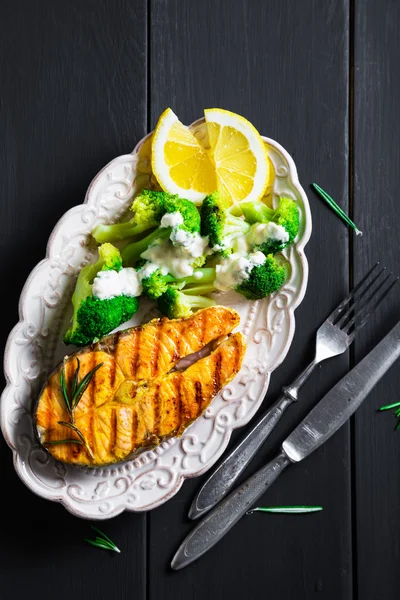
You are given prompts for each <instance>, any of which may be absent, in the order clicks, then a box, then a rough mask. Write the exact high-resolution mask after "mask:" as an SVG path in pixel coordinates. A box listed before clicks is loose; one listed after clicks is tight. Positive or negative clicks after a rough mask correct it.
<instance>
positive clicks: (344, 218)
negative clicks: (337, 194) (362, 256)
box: [311, 183, 362, 235]
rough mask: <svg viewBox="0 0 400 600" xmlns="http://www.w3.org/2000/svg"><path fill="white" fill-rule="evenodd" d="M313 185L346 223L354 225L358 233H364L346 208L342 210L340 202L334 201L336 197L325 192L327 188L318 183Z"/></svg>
mask: <svg viewBox="0 0 400 600" xmlns="http://www.w3.org/2000/svg"><path fill="white" fill-rule="evenodd" d="M311 187H312V188H314V190H315V191H316V192H317V194H319V196H321V198H323V199H324V200H325V202H326V203H327V204H328V205H329V206H330V207H331V209H332V210H333V211H334V212H335V213H336V214H337V215H338V216H339V217H340V218H341V219H343V221H344V222H345V223H347V225H349V226H350V227H352V228H353V229H354V231H355V232H356V235H362V231H360V230H359V229H358V228H357V226H356V225H355V224H354V223H353V221H352V220H351V219H350V217H349V216H348V215H346V213H345V212H344V210H342V209H341V208H340V206H339V205H338V204H336V202H335V201H334V199H333V198H332V197H331V196H330V195H329V194H328V193H327V192H325V190H323V189H322V188H321V187H320V186H319V185H317V184H316V183H312V184H311Z"/></svg>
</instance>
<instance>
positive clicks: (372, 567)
mask: <svg viewBox="0 0 400 600" xmlns="http://www.w3.org/2000/svg"><path fill="white" fill-rule="evenodd" d="M399 23H400V6H399V4H398V3H396V2H391V1H390V0H383V1H382V2H381V1H379V2H378V1H376V0H375V1H374V0H366V1H365V2H360V1H358V0H357V1H356V3H355V68H354V90H355V91H354V103H355V108H354V219H355V221H356V223H357V224H358V225H359V227H360V229H362V230H363V232H364V235H363V236H362V237H361V238H360V237H357V238H356V239H355V240H354V265H355V267H354V268H355V277H360V276H361V274H362V273H363V272H364V271H365V270H366V269H367V268H368V267H369V266H370V265H372V264H373V263H374V262H375V261H377V260H380V261H381V263H382V264H384V265H386V266H387V268H388V270H393V271H394V272H395V274H396V275H397V276H399V275H400V272H399V236H398V232H399V228H400V214H399V211H398V183H399V176H398V166H399V162H400V149H399V139H400V120H399V108H398V98H399V94H400V81H399V77H398V71H399V69H398V60H399V45H398V27H399ZM399 294H400V290H399V289H395V291H394V292H393V294H392V295H391V297H390V298H388V299H387V300H386V301H385V302H384V304H383V305H382V306H381V307H380V309H379V310H378V311H377V314H376V315H374V316H373V317H372V318H371V320H370V321H369V322H368V324H367V325H366V326H365V330H364V331H363V333H362V334H361V335H360V338H359V339H358V340H357V343H356V347H355V349H356V355H355V358H356V360H359V359H360V358H362V356H363V355H364V354H365V353H366V352H367V351H368V350H370V349H371V348H372V347H373V345H374V344H375V343H376V342H377V341H379V339H380V338H381V337H382V336H383V334H384V333H386V332H387V331H388V330H389V329H390V328H391V327H392V326H393V325H394V324H395V323H396V321H397V320H398V318H399V310H398V308H399ZM399 369H400V365H399V364H398V363H397V364H396V365H395V366H393V367H392V369H391V370H390V371H389V372H388V373H387V375H385V377H384V379H383V380H382V381H381V382H380V383H379V384H378V385H377V387H376V388H375V389H374V390H373V392H372V393H371V395H370V397H369V398H368V399H367V400H366V401H365V402H364V404H363V406H362V407H361V408H360V409H359V411H357V413H356V416H355V473H356V481H355V483H356V490H355V491H356V494H355V513H356V517H357V519H356V523H357V528H356V531H357V549H356V550H357V587H358V598H359V599H360V600H362V599H364V598H385V600H386V599H387V600H392V599H394V598H398V589H399V586H400V572H399V568H398V565H399V559H400V548H399V543H398V534H397V532H398V529H399V525H400V514H399V489H400V473H399V468H398V459H399V450H400V445H399V444H400V440H399V432H395V431H394V427H395V425H396V422H397V421H396V418H395V417H394V416H393V413H392V412H387V413H380V414H377V413H376V409H377V408H378V407H379V406H382V405H384V404H389V403H391V402H397V401H398V400H399V392H398V381H399V372H400V371H399Z"/></svg>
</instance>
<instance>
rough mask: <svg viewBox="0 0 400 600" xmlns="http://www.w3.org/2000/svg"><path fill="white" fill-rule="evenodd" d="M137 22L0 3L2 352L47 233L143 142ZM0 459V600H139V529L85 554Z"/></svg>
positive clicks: (124, 522)
mask: <svg viewBox="0 0 400 600" xmlns="http://www.w3.org/2000/svg"><path fill="white" fill-rule="evenodd" d="M146 13H147V3H146V0H136V1H135V2H134V3H132V2H130V1H128V0H117V1H116V2H113V3H112V6H111V5H110V3H109V2H107V1H106V0H96V1H94V0H85V2H79V1H77V0H72V1H70V2H66V3H62V2H54V1H52V0H39V1H38V2H29V1H20V2H11V1H6V2H3V3H2V14H1V21H0V33H1V35H0V53H1V57H2V60H1V62H0V80H1V90H2V91H1V99H0V121H1V123H2V144H1V149H0V172H1V175H2V178H1V180H2V201H1V203H0V227H1V235H0V250H1V255H2V261H1V265H0V278H1V281H2V282H3V285H6V287H7V293H4V294H3V295H2V307H3V308H2V310H3V314H4V315H7V318H3V319H2V320H1V324H0V335H1V343H2V346H3V347H4V344H5V340H6V336H7V335H8V333H9V330H10V328H11V327H12V326H13V325H14V324H15V323H16V322H17V319H18V314H17V306H18V296H19V293H20V291H21V288H22V285H23V283H24V281H25V278H26V277H27V275H28V273H29V272H30V270H31V269H32V268H33V267H34V266H35V264H36V263H37V262H38V261H39V260H41V259H42V258H43V257H44V256H45V250H46V243H47V239H48V236H49V234H50V232H51V230H52V228H53V227H54V225H55V223H56V221H57V220H58V218H59V217H61V215H62V214H63V213H64V212H65V211H66V210H67V209H69V208H71V207H72V206H74V205H75V204H79V203H81V202H82V201H83V199H84V195H85V192H86V189H87V187H88V185H89V183H90V181H91V179H92V177H93V176H94V175H95V174H96V173H97V172H98V171H99V170H100V169H101V168H102V167H103V166H104V165H105V164H106V163H107V162H108V161H109V160H111V159H112V158H114V157H115V156H117V155H119V154H123V153H126V152H129V151H130V150H131V149H132V148H133V147H134V145H135V144H136V142H137V141H138V139H140V138H141V137H142V136H143V134H144V133H145V132H146V129H147V84H146V28H147V14H146ZM4 282H7V283H4ZM0 453H1V464H2V490H3V495H4V494H6V496H5V498H4V500H5V506H6V507H7V510H6V513H5V515H3V518H2V533H1V536H0V554H1V556H2V560H1V567H0V589H1V592H0V596H1V597H2V598H16V599H20V598H26V597H39V595H40V597H41V598H42V599H43V600H50V599H54V598H55V597H57V598H59V599H60V600H67V599H68V598H69V599H71V598H75V599H76V600H78V599H83V598H87V597H93V598H95V597H96V598H128V597H130V598H135V599H137V600H141V599H142V598H144V597H145V593H146V590H145V580H146V578H145V554H146V552H145V551H146V531H145V529H146V523H145V519H146V517H145V516H143V515H131V514H124V515H121V516H119V517H117V518H115V519H113V520H112V521H109V522H104V523H103V522H102V524H101V525H99V526H100V528H101V529H102V530H104V531H105V532H106V533H108V534H109V535H110V536H111V538H112V539H113V540H115V542H116V543H117V544H118V545H119V546H120V547H121V550H122V554H121V555H120V556H118V557H117V555H115V556H114V555H112V556H110V555H109V554H108V553H107V552H105V551H102V550H99V549H97V548H91V547H90V546H89V545H87V544H86V543H85V542H84V541H83V540H84V538H85V537H91V535H92V534H93V533H94V532H92V530H91V529H90V527H89V522H87V521H84V520H79V519H77V518H75V517H73V516H72V515H70V514H69V513H68V512H67V511H66V510H65V509H64V508H63V507H62V506H61V505H58V504H54V503H50V502H47V501H45V500H43V499H40V498H38V497H37V496H35V495H34V494H32V492H30V491H29V490H28V489H26V488H25V487H24V485H23V484H22V483H21V481H20V480H19V479H18V477H17V476H16V475H15V473H14V471H13V467H12V459H11V452H10V450H9V449H8V447H7V446H6V444H5V442H4V440H1V450H0ZM5 490H6V492H5ZM3 506H4V503H3Z"/></svg>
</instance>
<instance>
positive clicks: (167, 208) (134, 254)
mask: <svg viewBox="0 0 400 600" xmlns="http://www.w3.org/2000/svg"><path fill="white" fill-rule="evenodd" d="M154 193H156V192H154ZM163 211H164V212H163V214H162V216H164V215H165V214H167V213H180V215H181V217H182V219H183V222H182V223H180V224H179V225H177V226H176V227H174V229H175V231H176V230H179V229H183V230H184V231H187V232H188V233H192V234H199V233H200V214H199V211H198V210H197V208H196V206H195V205H194V204H193V202H190V200H186V199H185V198H179V197H178V196H169V197H168V199H166V200H165V201H164V204H163ZM161 218H162V217H161ZM160 221H161V219H160ZM171 231H172V228H171V227H169V226H168V227H163V226H161V225H159V227H157V229H156V230H155V231H153V232H152V233H150V234H149V235H147V236H146V237H145V238H142V239H141V240H139V241H137V242H132V243H130V244H128V245H127V246H125V248H123V250H122V259H123V263H124V264H126V265H134V264H135V263H136V262H137V261H138V260H139V259H140V255H141V254H142V253H143V252H144V251H145V250H147V248H148V247H149V246H151V245H153V244H156V243H159V242H161V241H164V240H166V239H168V238H169V237H170V235H171ZM203 262H204V260H203Z"/></svg>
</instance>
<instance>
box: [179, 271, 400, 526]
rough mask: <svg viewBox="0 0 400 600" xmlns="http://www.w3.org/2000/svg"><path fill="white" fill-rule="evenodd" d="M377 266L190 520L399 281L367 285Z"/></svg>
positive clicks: (223, 488)
mask: <svg viewBox="0 0 400 600" xmlns="http://www.w3.org/2000/svg"><path fill="white" fill-rule="evenodd" d="M378 266H379V263H376V264H375V265H374V266H373V267H372V269H371V270H370V271H369V272H368V273H367V274H366V275H365V277H363V279H361V281H360V282H359V283H358V284H357V286H356V287H355V288H354V289H353V291H352V292H351V293H350V294H349V295H348V296H347V297H346V298H345V299H344V300H343V301H342V302H341V303H340V304H339V306H338V307H337V308H336V309H335V310H334V311H333V312H332V313H331V314H330V315H329V317H328V318H327V319H326V320H325V321H324V323H322V325H321V326H320V327H319V329H318V330H317V336H316V350H315V358H314V360H313V361H312V362H311V363H310V364H309V365H308V367H306V368H305V369H304V371H303V372H302V373H300V375H299V376H298V377H297V378H296V379H295V380H294V382H293V383H292V385H290V386H288V387H284V388H282V392H283V393H282V395H281V396H280V397H279V399H278V400H277V401H276V402H275V404H273V405H272V406H271V407H270V408H269V410H268V411H267V412H266V414H265V415H264V416H263V417H262V418H261V419H260V420H259V421H258V422H257V424H256V425H255V426H254V427H253V428H252V429H251V431H249V433H248V434H247V435H246V437H245V438H244V439H243V440H242V441H241V442H240V443H239V444H238V445H237V446H236V447H235V448H234V449H233V450H232V451H231V452H230V454H229V455H228V456H227V457H226V458H225V459H224V460H223V461H222V463H221V464H220V465H219V466H218V468H217V469H216V470H215V471H214V472H213V473H212V475H211V476H210V477H209V478H208V479H207V481H206V482H205V483H204V484H203V486H202V487H201V489H200V491H199V492H198V493H197V495H196V497H195V498H194V500H193V502H192V506H191V507H190V510H189V517H190V518H191V519H197V517H199V516H201V515H202V514H204V513H205V512H207V511H208V510H210V509H211V508H212V507H213V506H215V505H216V504H217V503H218V502H219V501H220V500H221V499H222V498H223V497H224V496H225V494H226V493H227V492H228V491H229V490H230V489H231V487H232V486H233V484H234V483H235V481H236V479H237V478H238V477H239V475H240V474H241V473H242V471H243V469H244V468H245V467H246V466H247V465H248V463H249V462H250V461H251V459H252V458H253V456H254V455H255V454H256V452H257V450H258V449H259V448H260V446H261V445H262V444H263V443H264V442H265V440H266V439H267V438H268V436H269V434H270V433H271V431H272V430H273V429H274V427H275V425H276V424H277V423H278V421H279V420H280V419H281V417H282V415H283V413H284V412H285V410H286V409H287V408H288V407H289V406H290V405H291V404H292V403H293V402H297V399H298V393H299V390H300V388H301V387H302V386H303V385H304V383H305V382H306V381H307V379H308V378H309V377H310V375H311V373H312V372H313V371H314V369H315V367H316V366H317V365H318V364H319V363H320V362H322V361H323V360H325V359H327V358H332V357H333V356H338V355H339V354H342V353H343V352H345V350H346V349H347V348H348V347H349V346H350V344H351V343H352V341H353V340H354V338H355V336H356V335H357V333H358V332H359V331H360V329H361V327H363V325H365V323H366V322H367V320H368V318H369V317H370V315H371V314H372V313H373V312H374V310H375V309H376V308H377V307H378V306H379V304H380V303H381V302H382V300H383V299H384V298H385V296H386V295H387V294H388V293H389V291H390V289H391V288H392V287H393V286H394V285H395V284H396V283H397V281H398V278H397V279H395V280H394V281H392V283H390V284H387V282H388V280H389V278H390V277H391V276H392V273H390V274H389V275H387V276H386V277H384V279H383V280H382V277H381V276H382V274H384V273H385V270H386V267H383V268H382V269H381V270H380V271H379V272H378V274H374V277H373V279H372V280H371V281H370V282H369V283H368V279H369V278H370V276H371V275H372V274H373V272H374V271H375V269H376V268H377V267H378ZM385 284H387V285H385ZM379 292H381V293H379Z"/></svg>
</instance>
